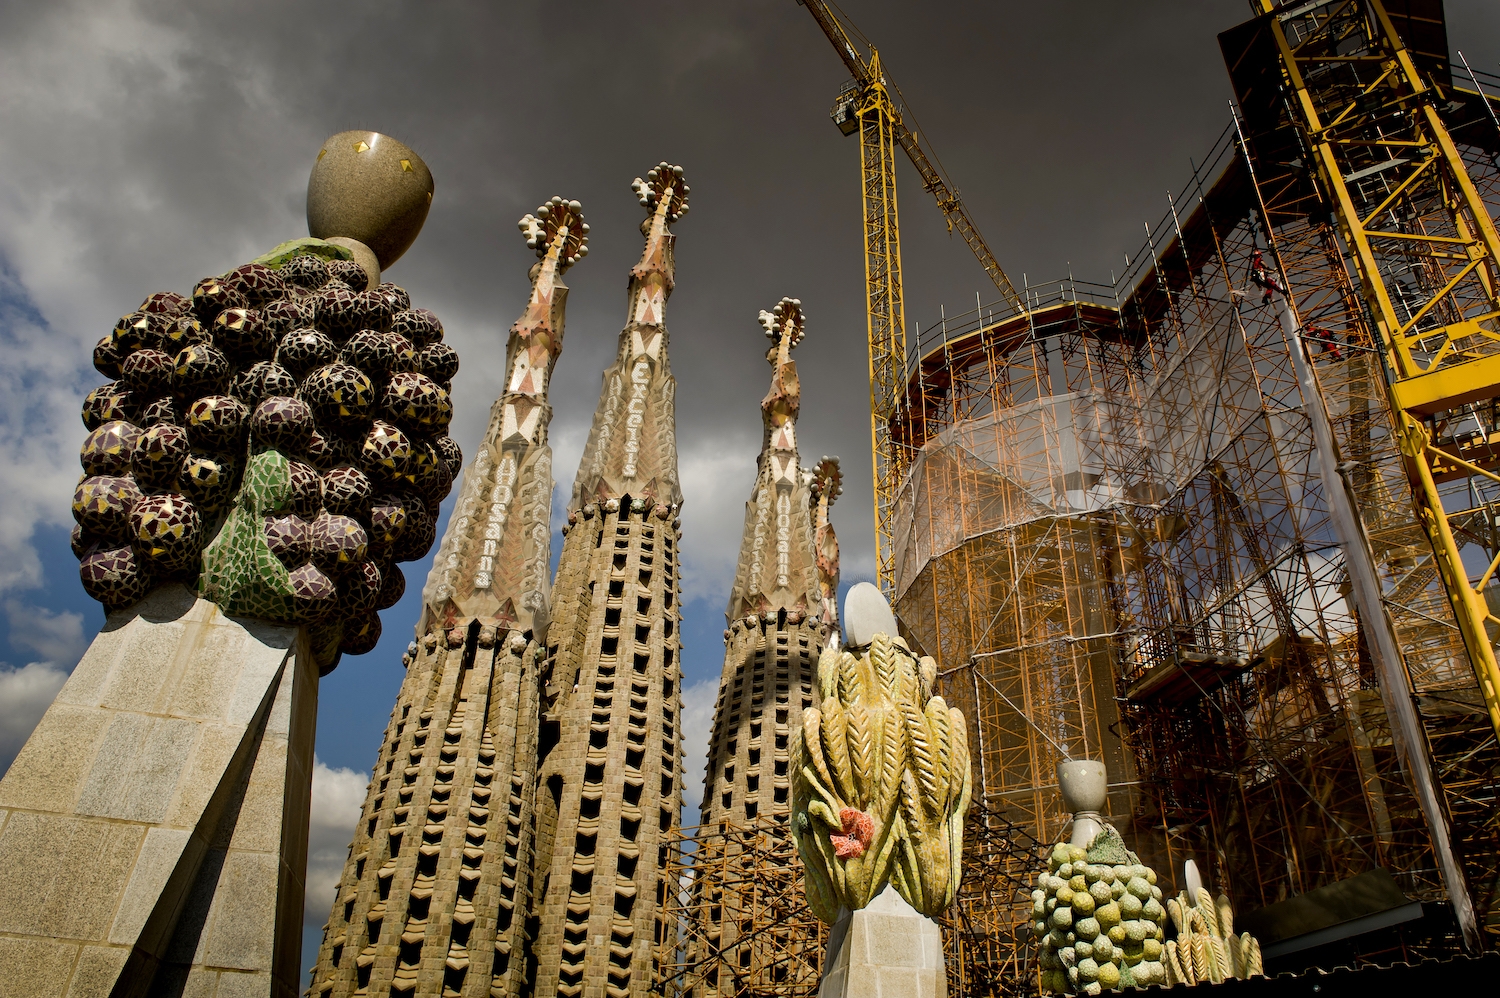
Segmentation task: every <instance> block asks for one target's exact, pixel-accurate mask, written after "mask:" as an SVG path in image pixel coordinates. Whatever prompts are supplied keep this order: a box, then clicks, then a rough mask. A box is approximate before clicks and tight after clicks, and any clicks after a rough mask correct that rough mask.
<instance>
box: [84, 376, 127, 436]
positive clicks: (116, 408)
mask: <svg viewBox="0 0 1500 998" xmlns="http://www.w3.org/2000/svg"><path fill="white" fill-rule="evenodd" d="M134 409H135V407H134V406H133V405H132V404H131V399H130V392H128V391H126V390H125V388H124V387H123V386H122V385H120V384H119V383H118V382H114V381H111V382H110V383H109V384H107V385H100V386H99V387H98V388H95V389H94V390H93V391H91V392H89V393H88V395H86V396H85V397H84V399H83V425H84V427H85V428H86V429H90V430H97V429H98V428H99V427H101V426H103V425H104V424H105V423H108V422H110V421H111V420H116V419H124V420H127V421H129V420H130V417H131V416H132V415H134Z"/></svg>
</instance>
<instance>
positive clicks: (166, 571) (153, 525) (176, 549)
mask: <svg viewBox="0 0 1500 998" xmlns="http://www.w3.org/2000/svg"><path fill="white" fill-rule="evenodd" d="M130 532H131V536H132V540H133V542H134V544H135V552H136V554H137V555H139V556H140V558H141V560H142V561H144V562H145V563H146V564H147V565H150V566H151V568H152V569H153V571H155V572H156V573H158V574H160V575H182V574H185V573H196V570H197V568H198V555H199V554H200V552H201V550H202V545H203V523H202V521H201V520H200V519H199V517H198V510H197V509H195V508H194V507H193V504H192V503H191V502H189V501H188V499H187V498H186V497H184V496H181V495H175V494H172V493H165V494H163V495H155V496H146V497H145V498H143V499H142V500H141V501H140V502H138V503H136V504H135V509H133V510H131V512H130Z"/></svg>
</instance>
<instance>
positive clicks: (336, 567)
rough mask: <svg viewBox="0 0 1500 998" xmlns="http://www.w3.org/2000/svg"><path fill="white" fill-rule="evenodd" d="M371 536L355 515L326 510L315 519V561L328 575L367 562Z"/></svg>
mask: <svg viewBox="0 0 1500 998" xmlns="http://www.w3.org/2000/svg"><path fill="white" fill-rule="evenodd" d="M369 547H370V540H369V535H368V534H366V533H365V528H364V527H361V526H360V525H359V521H358V520H355V519H354V518H353V517H352V516H338V515H335V514H333V513H328V512H324V513H321V514H319V516H318V518H317V519H316V520H314V521H313V522H312V561H313V564H314V565H317V566H318V568H320V569H322V570H323V571H324V572H327V573H328V574H329V575H338V574H341V573H343V572H345V571H348V570H349V569H352V568H354V566H356V565H358V564H359V563H360V562H362V561H364V560H365V558H366V556H367V555H368V553H369Z"/></svg>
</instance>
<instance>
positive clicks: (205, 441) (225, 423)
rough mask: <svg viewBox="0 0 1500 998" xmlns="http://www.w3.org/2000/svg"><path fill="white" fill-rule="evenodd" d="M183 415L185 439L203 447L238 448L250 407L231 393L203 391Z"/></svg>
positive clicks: (242, 440) (241, 443)
mask: <svg viewBox="0 0 1500 998" xmlns="http://www.w3.org/2000/svg"><path fill="white" fill-rule="evenodd" d="M185 416H186V421H187V431H188V439H189V440H191V441H192V442H193V446H194V447H196V448H201V449H203V450H221V451H232V450H237V449H238V448H239V447H240V446H241V445H243V443H244V441H245V431H246V429H248V426H249V422H250V410H249V408H248V407H247V406H246V405H245V403H243V402H241V401H240V400H239V399H237V398H235V397H234V396H233V395H205V396H204V397H203V398H201V399H198V400H197V401H196V402H194V403H193V404H192V405H190V406H188V410H187V412H186V413H185Z"/></svg>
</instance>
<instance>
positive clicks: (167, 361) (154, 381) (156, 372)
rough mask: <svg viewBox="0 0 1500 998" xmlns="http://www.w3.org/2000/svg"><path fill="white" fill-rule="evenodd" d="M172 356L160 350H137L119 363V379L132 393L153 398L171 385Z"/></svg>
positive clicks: (145, 397) (140, 396)
mask: <svg viewBox="0 0 1500 998" xmlns="http://www.w3.org/2000/svg"><path fill="white" fill-rule="evenodd" d="M172 369H173V364H172V358H171V357H168V356H167V355H166V354H165V353H163V352H162V351H160V350H150V349H147V350H137V351H135V352H134V353H132V354H130V356H128V357H126V358H125V359H124V360H123V361H122V362H121V363H120V381H121V383H123V384H124V385H125V388H126V389H127V390H128V391H129V392H130V393H131V394H132V395H135V396H137V397H139V398H143V399H154V398H156V397H157V396H158V395H162V394H164V393H165V392H166V391H167V390H168V389H169V388H170V387H171V385H172Z"/></svg>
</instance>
